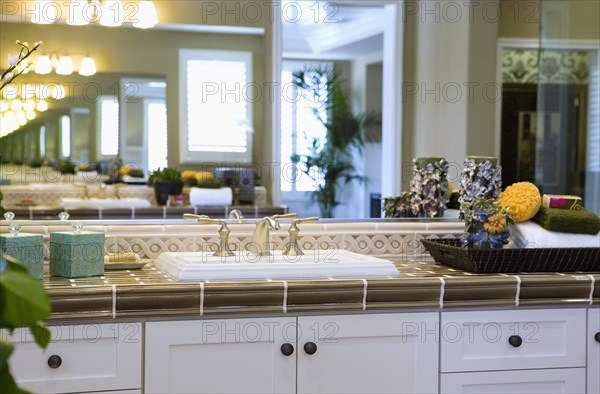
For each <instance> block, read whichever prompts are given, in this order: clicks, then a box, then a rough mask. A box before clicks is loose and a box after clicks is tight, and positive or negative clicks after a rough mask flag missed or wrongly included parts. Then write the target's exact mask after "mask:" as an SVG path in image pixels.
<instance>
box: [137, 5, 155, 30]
mask: <svg viewBox="0 0 600 394" xmlns="http://www.w3.org/2000/svg"><path fill="white" fill-rule="evenodd" d="M136 17H137V22H134V23H133V27H137V28H140V29H149V28H151V27H154V26H156V24H157V23H158V16H157V15H156V8H155V7H154V3H153V2H152V1H151V0H141V1H140V4H139V9H138V12H137V15H136Z"/></svg>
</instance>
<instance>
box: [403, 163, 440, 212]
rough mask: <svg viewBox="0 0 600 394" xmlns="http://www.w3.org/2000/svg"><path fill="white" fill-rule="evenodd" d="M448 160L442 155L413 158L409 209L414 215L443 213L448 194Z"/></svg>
mask: <svg viewBox="0 0 600 394" xmlns="http://www.w3.org/2000/svg"><path fill="white" fill-rule="evenodd" d="M448 167H449V165H448V161H446V159H444V158H442V157H425V158H418V159H414V160H413V169H414V177H413V179H412V180H411V182H410V196H411V211H412V213H413V215H415V216H425V217H439V216H442V215H443V214H444V210H445V208H446V204H447V203H448V201H449V198H448V195H447V194H446V193H447V192H448V180H447V175H448Z"/></svg>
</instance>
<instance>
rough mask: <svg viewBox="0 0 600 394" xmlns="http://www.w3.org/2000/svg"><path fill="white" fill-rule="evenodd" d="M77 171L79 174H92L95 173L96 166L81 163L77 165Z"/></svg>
mask: <svg viewBox="0 0 600 394" xmlns="http://www.w3.org/2000/svg"><path fill="white" fill-rule="evenodd" d="M77 170H78V171H79V172H92V171H96V166H95V165H92V164H86V163H82V164H80V165H79V167H77Z"/></svg>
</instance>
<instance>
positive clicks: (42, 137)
mask: <svg viewBox="0 0 600 394" xmlns="http://www.w3.org/2000/svg"><path fill="white" fill-rule="evenodd" d="M40 156H41V157H44V156H46V126H45V125H41V126H40Z"/></svg>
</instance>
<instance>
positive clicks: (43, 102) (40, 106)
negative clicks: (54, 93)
mask: <svg viewBox="0 0 600 394" xmlns="http://www.w3.org/2000/svg"><path fill="white" fill-rule="evenodd" d="M35 108H36V109H37V110H38V111H40V112H44V111H46V110H47V109H48V103H47V102H46V100H40V101H38V103H37V105H36V106H35Z"/></svg>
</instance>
